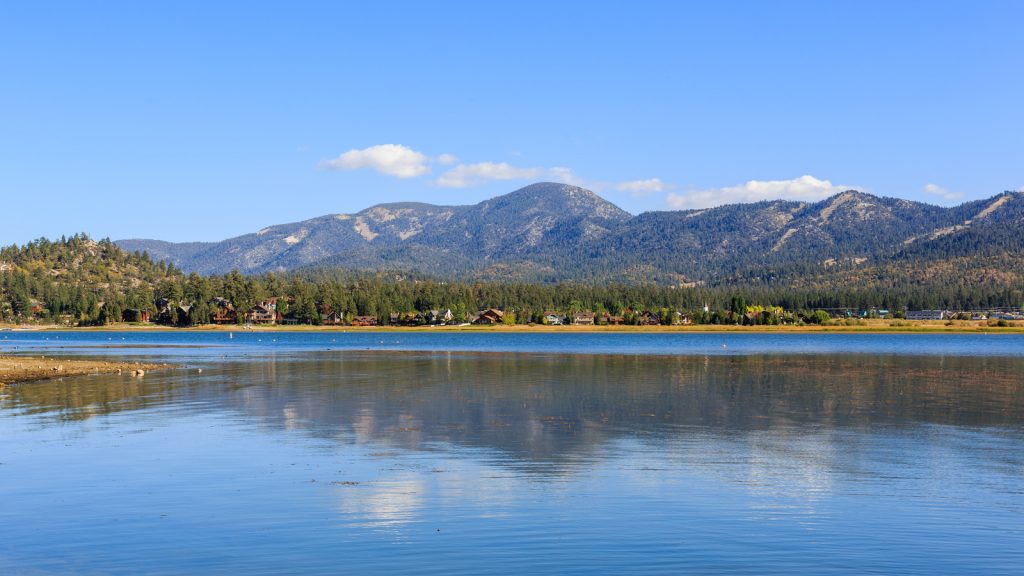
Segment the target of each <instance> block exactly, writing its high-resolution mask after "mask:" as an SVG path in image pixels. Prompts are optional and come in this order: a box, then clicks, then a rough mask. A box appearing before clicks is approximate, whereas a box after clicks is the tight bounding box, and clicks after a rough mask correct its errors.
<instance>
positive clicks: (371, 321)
mask: <svg viewBox="0 0 1024 576" xmlns="http://www.w3.org/2000/svg"><path fill="white" fill-rule="evenodd" d="M351 325H352V326H376V325H377V317H376V316H356V317H355V318H353V319H352V324H351Z"/></svg>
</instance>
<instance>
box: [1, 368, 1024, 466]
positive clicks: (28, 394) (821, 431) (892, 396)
mask: <svg viewBox="0 0 1024 576" xmlns="http://www.w3.org/2000/svg"><path fill="white" fill-rule="evenodd" d="M1020 374H1024V360H1022V359H1014V358H992V357H989V358H968V357H906V356H870V355H860V356H857V355H853V356H837V355H830V356H823V355H817V356H816V355H804V356H780V355H772V356H714V357H694V356H686V357H664V356H615V355H556V354H550V355H548V354H521V353H423V352H417V353H412V352H407V353H403V352H331V353H317V354H310V355H306V356H301V355H296V356H285V357H276V358H275V357H273V356H271V357H268V358H265V359H257V360H252V361H249V362H224V363H220V364H213V365H210V366H208V367H204V372H203V373H201V374H200V373H198V372H197V371H196V370H188V369H182V370H178V371H172V372H166V373H155V374H151V375H147V376H146V377H145V378H144V379H138V378H131V377H128V376H94V377H87V378H78V379H68V380H65V381H51V382H41V383H33V384H25V385H19V386H11V387H8V388H7V389H6V390H3V391H0V416H2V415H4V414H5V413H7V414H10V413H20V414H37V415H39V416H38V417H40V418H57V419H68V420H75V419H84V418H89V417H93V416H96V415H105V414H113V413H117V412H119V411H124V410H145V409H164V410H179V411H189V410H195V411H210V410H215V411H227V412H231V413H234V414H241V415H242V416H243V417H244V418H246V419H250V420H253V421H255V422H256V423H258V424H259V425H260V426H261V427H263V428H269V429H289V430H302V431H305V432H307V433H309V434H312V435H315V436H317V437H323V438H331V439H337V440H338V441H347V442H356V443H366V444H383V445H387V446H392V447H394V448H398V449H409V450H424V449H427V450H429V449H431V448H432V445H435V444H451V445H456V446H460V447H463V448H466V449H481V450H485V451H487V452H488V453H492V452H494V451H497V452H498V453H499V454H500V457H501V458H502V459H503V460H504V461H505V462H506V463H507V464H510V465H519V466H524V467H538V468H540V469H549V468H550V467H552V466H556V467H558V466H566V465H568V466H572V464H573V463H574V462H578V461H585V460H588V459H592V458H598V457H600V455H601V453H602V451H603V450H605V449H607V448H609V447H611V446H613V445H615V444H616V443H619V444H622V443H623V442H620V441H626V440H628V441H641V442H643V441H647V440H652V441H653V440H657V441H663V442H666V445H668V446H671V445H672V443H673V442H684V441H685V440H686V439H687V438H690V437H692V436H694V435H699V434H714V435H716V436H719V437H723V438H729V437H736V438H737V439H738V440H743V441H746V442H749V443H752V444H756V445H757V447H758V450H759V451H761V452H765V451H767V452H768V453H771V452H774V451H790V452H796V453H800V452H807V453H808V454H811V453H813V454H815V455H816V457H827V454H828V453H829V452H830V451H831V450H832V449H833V448H832V446H833V441H832V436H833V435H834V434H836V433H841V432H842V431H843V430H844V429H851V428H861V427H878V426H887V427H904V426H911V425H920V424H940V425H951V426H966V427H991V426H995V427H1004V426H1013V427H1019V426H1020V425H1021V423H1022V422H1024V382H1022V378H1021V377H1020ZM763 432H770V434H764V433H763ZM667 457H671V455H668V456H667ZM690 457H692V456H690ZM766 457H767V456H766ZM798 460H799V459H798ZM804 460H806V458H804ZM767 468H768V467H766V469H767ZM755 472H756V470H755ZM808 474H813V471H810V472H808ZM752 482H756V478H754V479H752ZM809 483H810V484H811V485H813V484H814V481H813V479H809Z"/></svg>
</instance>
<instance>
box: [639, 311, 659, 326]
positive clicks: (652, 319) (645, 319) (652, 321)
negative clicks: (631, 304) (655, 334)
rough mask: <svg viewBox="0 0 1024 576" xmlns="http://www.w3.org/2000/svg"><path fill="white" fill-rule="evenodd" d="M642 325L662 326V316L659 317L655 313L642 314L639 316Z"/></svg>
mask: <svg viewBox="0 0 1024 576" xmlns="http://www.w3.org/2000/svg"><path fill="white" fill-rule="evenodd" d="M639 320H640V325H642V326H658V325H659V324H661V316H658V315H657V314H655V313H654V312H650V311H647V312H642V313H641V314H640V316H639Z"/></svg>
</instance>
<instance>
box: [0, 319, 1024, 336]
mask: <svg viewBox="0 0 1024 576" xmlns="http://www.w3.org/2000/svg"><path fill="white" fill-rule="evenodd" d="M0 330H3V331H2V332H0V335H2V334H5V333H7V332H11V333H24V332H43V331H45V332H237V333H246V332H270V333H277V332H336V333H360V332H366V333H375V332H396V333H413V332H422V333H431V332H433V333H437V332H442V333H451V332H467V333H469V332H475V333H499V332H500V333H542V334H581V333H624V334H637V333H652V334H656V333H695V334H700V333H722V332H732V333H752V334H806V333H863V334H892V333H906V334H1024V323H1021V322H1011V323H1010V325H1009V326H1002V327H999V326H989V325H988V323H987V322H985V321H971V320H958V321H953V323H951V324H947V323H946V321H933V320H862V321H861V323H860V324H856V325H850V326H847V325H824V326H819V325H805V326H770V325H760V326H736V325H716V324H699V325H693V324H690V325H686V326H626V325H616V326H607V325H606V326H577V325H564V326H545V325H541V324H533V325H530V324H515V325H510V326H506V325H469V326H458V325H456V326H311V325H283V324H274V325H254V326H251V327H244V326H239V325H227V324H219V325H217V324H208V325H205V326H192V327H188V328H177V327H173V326H161V325H157V324H130V323H118V324H111V325H107V326H85V327H70V326H59V325H38V326H34V325H19V326H12V325H0Z"/></svg>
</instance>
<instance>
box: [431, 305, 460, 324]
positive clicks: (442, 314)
mask: <svg viewBox="0 0 1024 576" xmlns="http://www.w3.org/2000/svg"><path fill="white" fill-rule="evenodd" d="M454 320H455V314H453V313H452V311H451V308H445V309H444V310H443V311H442V310H431V311H429V312H428V313H427V324H433V325H437V326H444V325H446V324H450V323H452V322H453V321H454Z"/></svg>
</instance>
